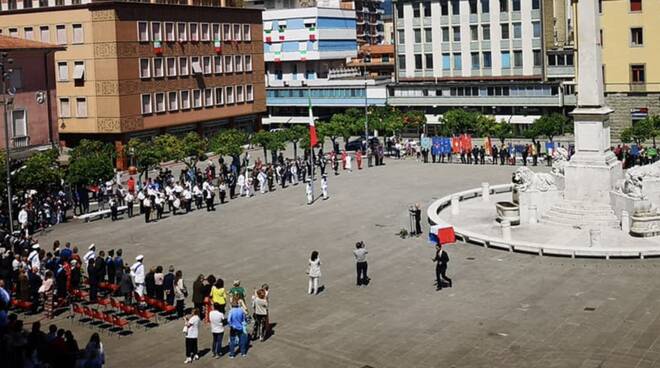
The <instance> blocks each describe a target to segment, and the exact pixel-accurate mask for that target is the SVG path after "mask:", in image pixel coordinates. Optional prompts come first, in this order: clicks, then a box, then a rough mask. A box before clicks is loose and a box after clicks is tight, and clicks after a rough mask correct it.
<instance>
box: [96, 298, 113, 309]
mask: <svg viewBox="0 0 660 368" xmlns="http://www.w3.org/2000/svg"><path fill="white" fill-rule="evenodd" d="M96 304H98V305H101V306H104V307H105V308H106V309H107V308H108V305H110V299H108V298H106V299H103V298H99V299H97V300H96Z"/></svg>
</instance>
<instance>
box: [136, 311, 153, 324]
mask: <svg viewBox="0 0 660 368" xmlns="http://www.w3.org/2000/svg"><path fill="white" fill-rule="evenodd" d="M136 314H137V316H138V317H140V318H141V319H142V321H140V322H143V321H146V322H144V323H141V324H142V325H143V326H144V328H145V329H146V328H147V325H148V324H149V323H150V322H151V320H152V319H153V318H155V319H156V321H157V320H158V315H157V314H155V313H151V312H149V311H148V310H146V309H145V310H141V309H137V313H136Z"/></svg>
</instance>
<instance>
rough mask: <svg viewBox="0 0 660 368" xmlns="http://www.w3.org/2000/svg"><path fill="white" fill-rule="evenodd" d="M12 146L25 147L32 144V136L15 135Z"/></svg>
mask: <svg viewBox="0 0 660 368" xmlns="http://www.w3.org/2000/svg"><path fill="white" fill-rule="evenodd" d="M11 143H12V147H14V148H25V147H27V146H29V145H30V137H29V136H22V137H13V138H12V139H11Z"/></svg>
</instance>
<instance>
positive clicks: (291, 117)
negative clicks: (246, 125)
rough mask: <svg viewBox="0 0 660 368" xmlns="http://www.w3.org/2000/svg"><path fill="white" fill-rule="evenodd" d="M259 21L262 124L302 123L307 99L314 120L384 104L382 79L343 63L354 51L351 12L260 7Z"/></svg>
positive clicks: (354, 19) (354, 32) (334, 9)
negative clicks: (264, 110) (263, 84)
mask: <svg viewBox="0 0 660 368" xmlns="http://www.w3.org/2000/svg"><path fill="white" fill-rule="evenodd" d="M263 22H264V37H263V39H264V61H265V63H266V96H267V99H266V104H267V106H268V116H267V117H266V118H264V119H263V120H262V123H263V124H264V125H271V124H275V125H278V126H279V125H290V124H295V123H308V111H307V106H308V98H310V97H311V101H312V105H313V106H314V114H315V116H316V117H317V118H319V119H326V118H328V117H329V116H331V115H332V114H333V113H335V112H337V111H341V110H343V109H345V108H347V107H364V106H365V105H367V104H368V105H383V104H384V103H385V99H386V86H385V84H386V82H387V81H386V80H382V81H379V80H374V79H370V78H367V76H365V74H364V73H363V71H362V70H360V69H357V68H348V67H346V64H347V61H349V60H350V59H351V58H354V57H356V56H357V50H358V44H357V39H356V17H355V11H354V10H346V9H340V8H321V7H313V8H296V9H278V10H266V11H264V13H263Z"/></svg>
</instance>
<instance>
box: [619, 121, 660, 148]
mask: <svg viewBox="0 0 660 368" xmlns="http://www.w3.org/2000/svg"><path fill="white" fill-rule="evenodd" d="M655 134H656V133H655V127H654V126H653V120H652V119H648V118H646V119H643V120H640V121H638V122H636V123H635V124H633V126H631V127H628V128H626V129H624V130H622V131H621V136H620V137H621V141H622V142H624V143H630V142H634V143H635V144H637V145H641V144H642V143H644V142H646V140H648V139H650V138H652V137H653V136H654V135H655Z"/></svg>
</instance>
